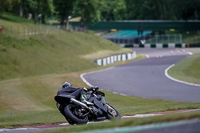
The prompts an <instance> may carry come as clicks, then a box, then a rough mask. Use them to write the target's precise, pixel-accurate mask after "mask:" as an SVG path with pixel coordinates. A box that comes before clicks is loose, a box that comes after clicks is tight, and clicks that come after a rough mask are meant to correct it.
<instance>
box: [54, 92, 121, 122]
mask: <svg viewBox="0 0 200 133" xmlns="http://www.w3.org/2000/svg"><path fill="white" fill-rule="evenodd" d="M87 96H88V100H87V101H85V102H84V103H83V102H80V101H79V100H78V99H79V97H78V95H76V94H74V93H70V94H69V93H68V94H63V95H59V96H55V97H54V99H55V101H56V102H57V104H59V106H62V107H63V112H62V114H63V115H64V116H65V118H66V120H67V121H68V122H69V124H71V125H74V124H86V123H87V122H89V121H100V120H106V119H109V120H110V119H120V114H119V112H118V111H117V110H116V109H115V108H114V107H112V106H111V105H109V104H108V103H106V101H105V93H103V92H101V91H98V90H91V91H88V92H87Z"/></svg>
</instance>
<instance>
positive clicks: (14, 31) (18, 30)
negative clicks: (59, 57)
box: [2, 26, 58, 37]
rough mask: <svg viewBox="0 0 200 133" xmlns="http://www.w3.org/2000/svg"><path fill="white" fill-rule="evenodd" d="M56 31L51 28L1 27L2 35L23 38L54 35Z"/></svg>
mask: <svg viewBox="0 0 200 133" xmlns="http://www.w3.org/2000/svg"><path fill="white" fill-rule="evenodd" d="M57 32H58V29H57V28H55V27H52V26H20V27H14V26H13V27H3V32H2V33H3V34H6V35H9V36H12V37H23V36H32V35H48V34H56V33H57Z"/></svg>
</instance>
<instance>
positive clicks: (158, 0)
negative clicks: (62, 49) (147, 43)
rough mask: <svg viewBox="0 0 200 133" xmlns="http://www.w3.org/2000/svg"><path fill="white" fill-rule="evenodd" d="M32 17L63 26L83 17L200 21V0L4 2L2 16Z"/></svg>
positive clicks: (0, 7) (0, 4) (90, 20)
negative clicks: (70, 20)
mask: <svg viewBox="0 0 200 133" xmlns="http://www.w3.org/2000/svg"><path fill="white" fill-rule="evenodd" d="M5 11H6V12H11V13H13V14H16V15H19V16H21V17H27V16H28V15H31V16H32V18H33V19H34V20H35V23H37V22H38V20H39V19H42V21H43V23H44V22H45V18H47V17H49V18H52V17H56V19H58V20H59V21H60V23H61V24H63V23H64V22H66V21H67V20H68V19H69V16H71V17H81V25H84V24H85V23H94V22H97V21H111V20H191V19H192V20H199V19H200V0H0V16H1V15H2V14H3V12H5Z"/></svg>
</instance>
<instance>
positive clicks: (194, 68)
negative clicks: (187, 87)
mask: <svg viewBox="0 0 200 133" xmlns="http://www.w3.org/2000/svg"><path fill="white" fill-rule="evenodd" d="M199 68H200V54H194V55H191V56H189V57H188V58H186V59H184V60H183V61H181V62H179V63H178V64H176V65H175V66H174V67H172V68H171V69H170V70H169V71H168V74H169V75H170V76H172V77H173V78H176V79H179V80H182V81H186V82H190V83H195V84H200V70H199Z"/></svg>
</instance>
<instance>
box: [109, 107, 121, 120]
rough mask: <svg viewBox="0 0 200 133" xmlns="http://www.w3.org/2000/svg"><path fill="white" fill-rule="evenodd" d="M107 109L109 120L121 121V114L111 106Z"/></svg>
mask: <svg viewBox="0 0 200 133" xmlns="http://www.w3.org/2000/svg"><path fill="white" fill-rule="evenodd" d="M107 107H108V112H107V113H108V119H109V120H110V119H120V118H121V116H120V114H119V112H118V111H117V110H116V109H115V108H114V107H112V106H111V105H109V104H107Z"/></svg>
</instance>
